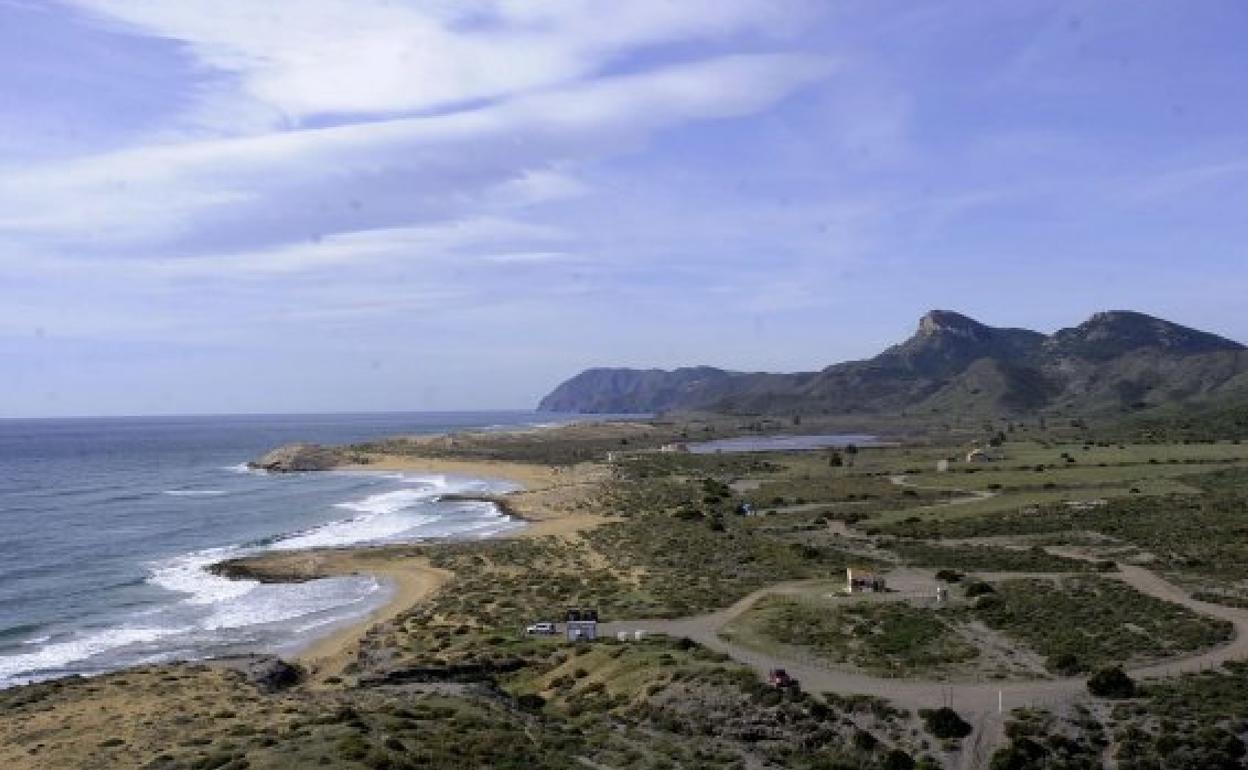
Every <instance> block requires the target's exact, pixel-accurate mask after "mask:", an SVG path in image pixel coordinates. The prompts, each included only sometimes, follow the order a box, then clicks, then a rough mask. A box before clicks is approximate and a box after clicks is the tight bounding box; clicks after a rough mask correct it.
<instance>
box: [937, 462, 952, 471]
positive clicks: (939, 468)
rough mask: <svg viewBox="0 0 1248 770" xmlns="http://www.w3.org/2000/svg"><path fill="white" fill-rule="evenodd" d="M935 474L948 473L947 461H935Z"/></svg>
mask: <svg viewBox="0 0 1248 770" xmlns="http://www.w3.org/2000/svg"><path fill="white" fill-rule="evenodd" d="M936 472H937V473H948V472H949V460H948V459H944V460H937V461H936Z"/></svg>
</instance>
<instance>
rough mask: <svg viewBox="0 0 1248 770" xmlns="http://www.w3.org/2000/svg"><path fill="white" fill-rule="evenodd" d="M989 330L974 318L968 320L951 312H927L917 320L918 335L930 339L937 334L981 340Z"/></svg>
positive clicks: (959, 314)
mask: <svg viewBox="0 0 1248 770" xmlns="http://www.w3.org/2000/svg"><path fill="white" fill-rule="evenodd" d="M989 331H990V330H989V328H988V327H987V326H984V325H983V324H981V323H980V322H979V321H976V320H975V319H974V318H968V317H967V316H964V315H962V314H961V313H955V312H953V311H952V310H929V311H928V312H927V313H925V314H924V315H923V317H922V318H920V319H919V335H920V336H924V337H930V336H933V335H937V334H952V335H956V336H959V337H967V338H970V339H983V338H984V337H985V336H987V335H988V333H989Z"/></svg>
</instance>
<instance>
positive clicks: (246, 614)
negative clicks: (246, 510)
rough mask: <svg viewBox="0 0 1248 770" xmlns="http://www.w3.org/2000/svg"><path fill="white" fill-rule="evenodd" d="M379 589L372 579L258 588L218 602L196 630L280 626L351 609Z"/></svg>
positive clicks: (313, 581)
mask: <svg viewBox="0 0 1248 770" xmlns="http://www.w3.org/2000/svg"><path fill="white" fill-rule="evenodd" d="M380 590H381V584H380V583H379V582H377V580H376V579H374V578H326V579H324V580H311V581H308V582H306V583H293V584H276V583H271V584H267V585H261V586H260V587H259V588H257V589H256V590H254V591H250V592H248V593H247V594H246V595H244V596H240V597H238V598H235V599H232V600H230V601H226V602H223V603H221V604H220V605H218V606H216V607H214V608H213V612H212V614H211V615H209V616H208V617H206V618H204V619H203V620H202V621H201V622H200V623H198V624H197V625H198V627H199V628H202V629H204V630H206V631H220V630H224V629H230V628H242V627H244V626H252V625H257V624H262V623H281V622H283V621H288V620H294V619H296V618H301V617H303V616H305V615H313V614H317V613H324V612H329V611H331V610H339V609H345V608H348V607H351V606H352V605H356V604H359V603H360V602H363V601H365V600H367V599H368V598H369V597H370V596H371V595H372V594H375V593H376V592H377V591H380Z"/></svg>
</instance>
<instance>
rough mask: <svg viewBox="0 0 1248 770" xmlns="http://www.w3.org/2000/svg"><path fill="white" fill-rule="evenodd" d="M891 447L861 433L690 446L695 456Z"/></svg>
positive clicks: (742, 439)
mask: <svg viewBox="0 0 1248 770" xmlns="http://www.w3.org/2000/svg"><path fill="white" fill-rule="evenodd" d="M851 444H852V445H854V446H857V447H871V446H888V442H886V441H881V440H880V439H879V438H878V437H877V436H869V435H866V434H861V433H844V434H841V433H837V434H814V435H809V436H800V435H799V436H738V437H736V438H724V439H716V440H714V441H700V442H698V443H696V444H690V445H689V451H690V452H692V453H694V454H702V455H705V454H716V453H721V452H722V453H725V454H735V453H739V452H809V451H812V450H815V449H832V448H842V449H843V448H844V447H847V446H849V445H851Z"/></svg>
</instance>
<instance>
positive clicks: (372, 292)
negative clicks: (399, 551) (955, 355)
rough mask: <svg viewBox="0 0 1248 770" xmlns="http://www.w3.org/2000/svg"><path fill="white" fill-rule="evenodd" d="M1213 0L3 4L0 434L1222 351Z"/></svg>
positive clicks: (1241, 171)
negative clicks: (897, 358)
mask: <svg viewBox="0 0 1248 770" xmlns="http://www.w3.org/2000/svg"><path fill="white" fill-rule="evenodd" d="M1246 34H1248V6H1246V5H1245V4H1243V3H1242V2H1238V0H1224V1H1222V2H1219V1H1217V0H1208V1H1207V2H1201V3H1180V2H1153V1H1151V0H1142V1H1141V2H1135V3H1131V4H1130V7H1129V8H1127V7H1126V6H1125V5H1122V4H1116V3H1104V2H1028V1H1026V0H1013V1H1012V2H1009V3H993V4H985V3H967V2H960V1H955V2H940V1H939V0H932V1H931V2H923V3H914V2H909V1H908V0H907V1H903V0H851V1H848V2H837V1H835V0H680V2H675V1H674V0H630V2H628V3H618V2H611V1H609V0H540V2H539V1H538V0H528V1H526V0H453V1H452V0H425V1H424V2H416V1H415V0H412V1H410V2H402V1H400V0H297V1H296V0H284V1H283V0H247V2H241V0H240V1H239V2H229V3H225V2H221V0H179V1H178V2H168V1H167V0H72V1H71V0H66V1H65V2H53V0H0V97H3V98H0V286H2V287H3V289H4V298H5V299H4V302H3V303H0V356H3V360H4V361H5V367H4V373H5V377H4V380H5V383H4V387H3V389H2V390H0V415H9V416H23V415H67V414H149V413H198V412H210V413H215V412H264V411H321V410H395V409H412V410H420V409H475V408H511V407H526V406H530V405H531V404H533V403H534V402H535V401H536V399H537V398H538V397H540V396H541V395H542V394H543V393H544V392H545V391H547V390H548V389H549V388H551V387H552V386H553V385H554V384H556V383H557V382H558V381H560V380H561V379H563V378H564V377H565V376H568V375H571V374H573V373H575V372H576V371H578V370H580V369H582V368H584V367H587V366H596V365H631V366H663V367H671V366H678V365H685V364H697V363H705V364H713V365H719V366H724V367H730V368H739V369H751V370H753V369H771V370H797V369H813V368H820V367H822V366H825V365H827V364H829V363H833V362H836V361H840V360H844V359H849V358H855V357H863V356H868V355H872V354H874V353H875V352H877V351H878V350H879V349H880V348H882V347H883V346H885V345H887V344H889V343H892V342H894V341H897V340H899V339H901V338H903V337H905V336H906V335H908V334H909V333H910V332H911V330H912V328H913V326H914V324H915V322H916V319H917V318H918V316H919V315H920V314H921V313H923V312H924V311H925V310H927V309H929V308H933V307H940V308H950V309H956V310H960V311H962V312H965V313H968V314H970V315H973V316H975V317H977V318H979V319H980V320H982V321H985V322H987V323H992V324H996V325H1009V326H1026V327H1030V328H1036V329H1039V330H1042V331H1052V330H1054V329H1057V328H1059V327H1062V326H1067V325H1073V324H1075V323H1078V322H1079V321H1081V320H1083V319H1084V318H1086V317H1087V316H1088V315H1090V314H1091V313H1093V312H1095V311H1097V310H1102V309H1119V308H1129V309H1137V310H1142V311H1145V312H1150V313H1153V314H1156V315H1161V316H1164V317H1167V318H1170V319H1172V320H1175V321H1178V322H1181V323H1185V324H1188V325H1192V326H1196V327H1199V328H1204V329H1207V330H1210V331H1214V332H1218V333H1221V334H1224V335H1227V336H1230V337H1233V338H1236V339H1239V340H1241V341H1248V313H1245V312H1244V308H1245V306H1246V305H1245V299H1244V298H1245V297H1248V256H1246V254H1245V247H1244V244H1245V243H1246V242H1248V237H1246V236H1248V216H1245V214H1244V212H1245V211H1248V132H1246V131H1245V130H1244V127H1245V126H1248V93H1245V90H1246V88H1248V86H1246V84H1248V50H1246V49H1245V48H1244V46H1243V40H1244V38H1245V35H1246Z"/></svg>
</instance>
